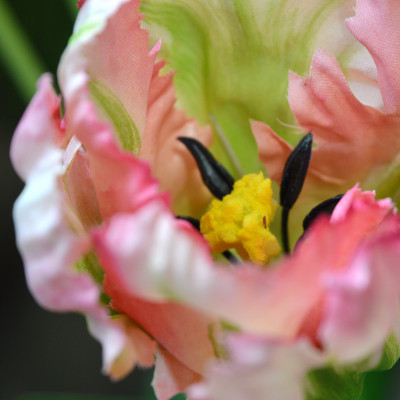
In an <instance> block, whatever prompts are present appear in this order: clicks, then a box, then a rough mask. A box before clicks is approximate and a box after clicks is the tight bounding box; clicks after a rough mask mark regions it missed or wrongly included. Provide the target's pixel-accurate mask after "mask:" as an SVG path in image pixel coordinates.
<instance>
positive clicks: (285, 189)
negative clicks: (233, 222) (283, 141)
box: [280, 133, 313, 254]
mask: <svg viewBox="0 0 400 400" xmlns="http://www.w3.org/2000/svg"><path fill="white" fill-rule="evenodd" d="M312 142H313V136H312V134H311V133H307V135H305V136H304V137H303V138H302V139H301V140H300V142H299V143H298V145H297V146H296V147H295V148H294V149H293V151H292V152H291V153H290V155H289V157H288V159H287V161H286V163H285V168H284V170H283V175H282V183H281V191H280V205H281V206H282V207H283V210H282V241H283V243H282V244H283V250H284V252H285V253H286V254H287V253H289V252H290V248H289V234H288V221H289V211H290V209H291V208H292V207H293V205H294V203H295V202H296V200H297V198H298V197H299V194H300V192H301V189H302V187H303V184H304V180H305V178H306V175H307V171H308V166H309V163H310V159H311V149H312Z"/></svg>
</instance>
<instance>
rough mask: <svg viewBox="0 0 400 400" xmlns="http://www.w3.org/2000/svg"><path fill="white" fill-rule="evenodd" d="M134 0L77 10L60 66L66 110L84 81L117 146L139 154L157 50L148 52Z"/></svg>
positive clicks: (96, 0)
mask: <svg viewBox="0 0 400 400" xmlns="http://www.w3.org/2000/svg"><path fill="white" fill-rule="evenodd" d="M138 6H139V1H138V0H131V1H129V0H118V1H112V2H110V1H107V0H91V1H89V2H88V3H87V4H85V7H83V8H82V10H81V12H80V13H79V15H78V19H77V22H76V24H75V27H74V34H73V36H72V37H71V39H70V43H69V45H68V47H67V49H66V51H65V52H64V54H63V57H62V60H61V63H60V66H59V80H60V86H61V89H62V92H63V95H64V96H65V101H66V108H67V113H73V112H74V106H75V105H76V100H77V99H76V96H77V95H79V94H82V93H79V89H81V88H82V86H85V85H88V87H89V88H90V95H91V97H92V98H93V100H94V101H95V103H96V105H97V107H98V109H99V110H101V112H102V114H103V117H104V118H106V119H108V120H109V121H110V122H111V123H112V124H113V127H114V129H115V132H116V134H117V136H118V139H119V142H120V144H121V146H122V147H123V148H124V149H125V150H129V151H133V152H135V153H138V151H139V149H140V145H141V137H142V136H143V132H144V128H145V121H146V109H147V96H148V91H149V85H150V80H151V77H152V72H153V65H154V60H155V57H156V55H157V48H156V49H153V51H152V52H149V48H148V33H147V32H146V31H145V30H142V29H140V19H141V14H139V13H138V11H137V8H138Z"/></svg>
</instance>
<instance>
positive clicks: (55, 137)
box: [10, 75, 63, 180]
mask: <svg viewBox="0 0 400 400" xmlns="http://www.w3.org/2000/svg"><path fill="white" fill-rule="evenodd" d="M60 124H61V118H60V98H59V97H58V96H57V95H56V94H55V92H54V90H53V87H52V79H51V77H50V75H43V76H42V77H41V78H40V80H39V82H38V90H37V92H36V94H35V96H34V97H33V99H32V101H31V102H30V104H29V107H28V108H27V110H26V111H25V113H24V115H23V117H22V119H21V121H20V123H19V124H18V126H17V129H16V131H15V133H14V136H13V139H12V142H11V154H10V155H11V160H12V162H13V166H14V168H15V170H16V171H17V173H18V174H19V176H20V177H21V179H23V180H26V179H28V176H29V174H30V173H31V172H32V171H33V168H34V166H35V165H36V164H38V163H39V162H40V160H41V159H42V158H44V157H46V155H47V153H49V152H52V151H53V144H56V143H57V142H59V141H60V140H61V139H62V137H63V132H62V130H61V127H60Z"/></svg>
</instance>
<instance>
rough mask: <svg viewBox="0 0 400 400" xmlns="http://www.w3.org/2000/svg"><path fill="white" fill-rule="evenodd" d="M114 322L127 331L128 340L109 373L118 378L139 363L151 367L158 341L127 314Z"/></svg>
mask: <svg viewBox="0 0 400 400" xmlns="http://www.w3.org/2000/svg"><path fill="white" fill-rule="evenodd" d="M113 322H114V324H117V325H119V326H120V327H121V328H122V330H123V331H124V332H125V335H126V341H125V347H124V349H123V350H122V352H121V353H120V355H119V356H118V358H117V359H116V360H115V361H114V362H113V364H112V365H111V368H110V370H109V371H108V375H109V376H111V378H113V379H115V380H118V379H122V378H123V377H125V376H126V375H127V374H128V373H129V372H131V371H132V369H133V368H134V367H135V366H136V365H137V364H138V365H139V366H141V367H151V366H152V365H153V364H154V355H155V352H156V350H157V344H156V342H155V341H154V340H153V339H151V338H150V337H149V336H148V335H147V334H146V333H145V332H144V331H143V330H142V329H140V328H139V327H138V326H137V325H135V324H134V323H132V321H130V320H129V319H128V318H127V317H125V316H122V315H121V316H119V317H116V318H114V319H113Z"/></svg>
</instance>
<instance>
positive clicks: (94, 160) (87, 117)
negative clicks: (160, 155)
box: [68, 89, 169, 219]
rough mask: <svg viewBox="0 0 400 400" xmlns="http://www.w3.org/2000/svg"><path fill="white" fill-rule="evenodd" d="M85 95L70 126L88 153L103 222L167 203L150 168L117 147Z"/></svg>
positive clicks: (106, 125) (72, 117)
mask: <svg viewBox="0 0 400 400" xmlns="http://www.w3.org/2000/svg"><path fill="white" fill-rule="evenodd" d="M82 93H83V94H82V96H81V99H80V102H79V107H76V109H75V111H74V113H73V114H72V115H71V114H70V117H71V118H70V119H69V121H68V126H69V127H70V128H71V129H72V131H73V132H75V134H76V136H77V138H78V139H79V140H80V141H81V142H82V144H83V146H84V148H85V150H86V151H87V153H88V158H89V164H90V168H91V172H92V176H93V184H94V187H95V190H96V194H97V200H98V203H99V208H100V212H101V215H102V217H103V219H108V218H110V217H111V216H112V215H114V214H115V213H117V212H131V211H135V210H136V209H138V208H140V207H141V206H142V205H144V204H146V203H147V202H149V201H152V200H154V199H160V200H161V201H164V202H165V203H168V202H169V196H168V195H167V194H160V193H159V191H158V182H157V181H156V180H155V179H154V178H153V177H152V175H151V172H150V167H149V166H148V164H147V163H146V162H144V161H141V160H139V159H137V158H136V157H134V156H133V155H132V154H130V153H127V152H124V151H122V150H121V149H120V148H119V147H118V146H117V145H116V143H115V141H114V138H113V131H112V129H111V127H110V126H109V125H108V124H107V123H105V122H101V121H100V120H99V117H98V115H97V110H96V109H95V107H94V106H93V103H92V102H91V100H89V99H87V98H85V95H84V93H85V89H82Z"/></svg>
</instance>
